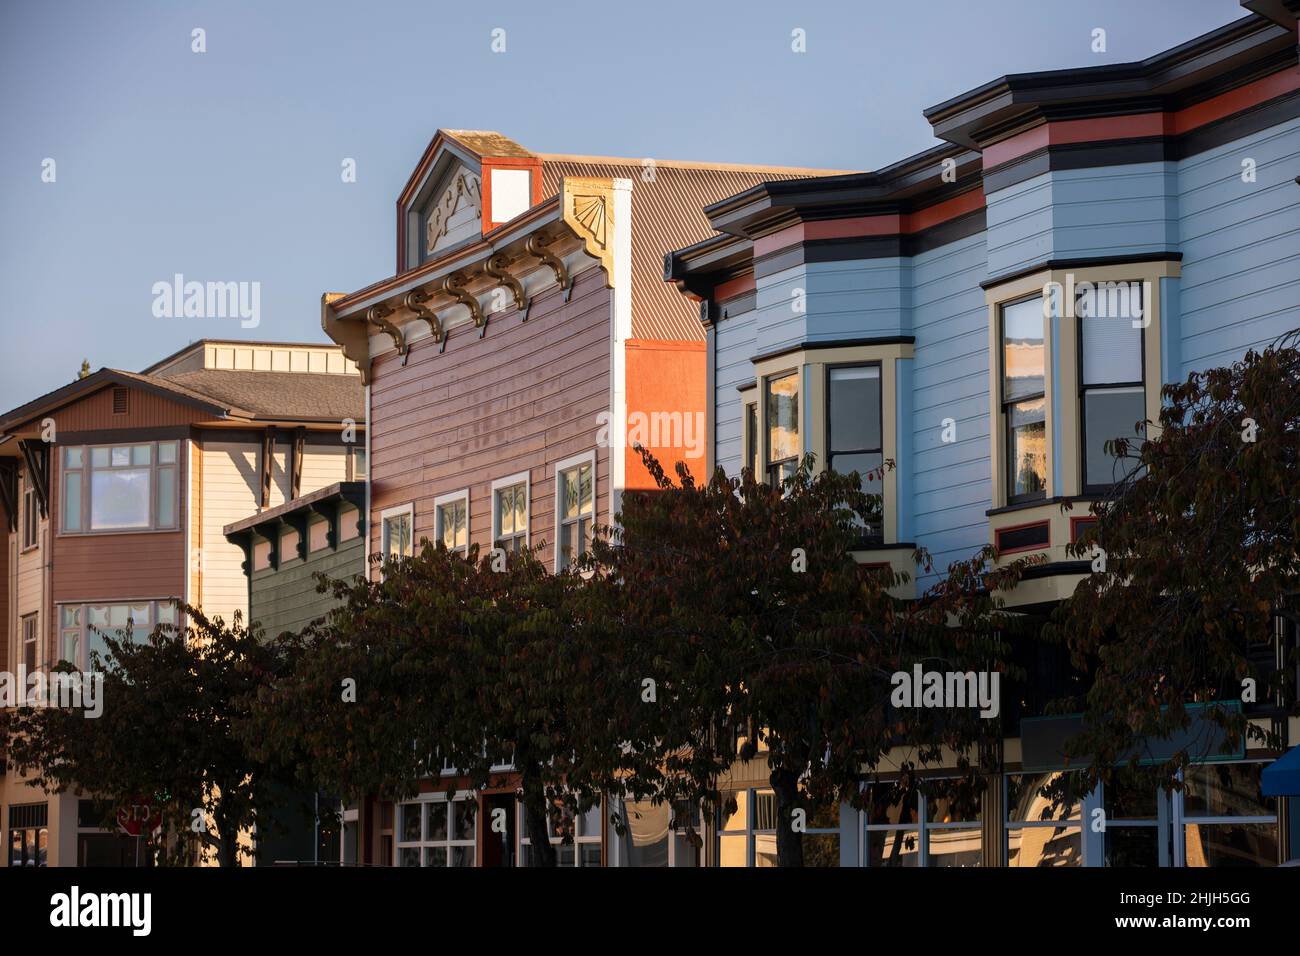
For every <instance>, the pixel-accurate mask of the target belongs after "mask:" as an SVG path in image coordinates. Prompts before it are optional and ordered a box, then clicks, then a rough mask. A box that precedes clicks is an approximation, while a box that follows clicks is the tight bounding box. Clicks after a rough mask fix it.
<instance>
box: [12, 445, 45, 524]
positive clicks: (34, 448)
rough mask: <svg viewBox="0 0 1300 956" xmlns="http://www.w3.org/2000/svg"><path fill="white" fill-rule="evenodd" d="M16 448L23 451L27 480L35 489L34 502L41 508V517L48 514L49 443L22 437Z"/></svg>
mask: <svg viewBox="0 0 1300 956" xmlns="http://www.w3.org/2000/svg"><path fill="white" fill-rule="evenodd" d="M18 448H19V449H20V450H21V451H22V453H23V460H24V461H26V462H27V480H28V482H29V483H30V484H31V485H32V486H33V487H34V488H35V489H36V504H37V506H38V507H39V508H40V510H41V517H42V518H48V517H49V516H50V475H49V468H48V465H49V461H50V451H49V445H47V444H45V442H37V441H32V440H30V439H22V440H20V441H19V442H18Z"/></svg>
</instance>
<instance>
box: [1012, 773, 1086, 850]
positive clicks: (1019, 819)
mask: <svg viewBox="0 0 1300 956" xmlns="http://www.w3.org/2000/svg"><path fill="white" fill-rule="evenodd" d="M1075 776H1076V775H1072V774H1071V775H1067V773H1066V772H1065V771H1060V770H1057V771H1049V772H1043V773H1034V772H1028V771H1026V772H1024V773H1008V774H1005V775H1004V776H1003V783H1002V786H1003V791H1002V792H1003V801H1002V802H1003V806H1005V807H1006V838H1005V842H1004V853H1005V861H1006V865H1007V866H1009V867H1025V868H1028V867H1053V866H1083V865H1084V852H1085V845H1084V839H1083V818H1084V802H1085V800H1084V797H1083V796H1082V795H1080V796H1078V798H1077V799H1075V800H1072V801H1069V802H1068V803H1067V802H1066V801H1064V800H1060V801H1058V800H1057V799H1056V797H1055V795H1054V794H1053V792H1052V788H1053V787H1057V786H1065V785H1068V784H1069V783H1070V781H1071V779H1072V778H1073V777H1075Z"/></svg>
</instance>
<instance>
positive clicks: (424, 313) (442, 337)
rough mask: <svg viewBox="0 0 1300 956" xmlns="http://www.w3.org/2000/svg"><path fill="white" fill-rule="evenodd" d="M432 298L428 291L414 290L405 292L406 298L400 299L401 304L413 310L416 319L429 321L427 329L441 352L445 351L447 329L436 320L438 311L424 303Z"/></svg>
mask: <svg viewBox="0 0 1300 956" xmlns="http://www.w3.org/2000/svg"><path fill="white" fill-rule="evenodd" d="M432 298H433V296H432V295H431V294H430V293H428V292H420V291H419V290H416V291H415V292H408V293H406V298H405V299H403V300H402V304H403V305H405V306H406V307H407V308H408V309H410V310H411V311H412V312H414V313H415V317H416V318H417V319H420V320H421V321H424V322H428V323H429V331H430V332H432V333H433V340H434V341H435V342H437V343H438V352H439V353H442V352H445V351H447V330H446V329H444V328H443V327H442V323H441V322H440V321H438V313H437V312H434V311H433V309H431V308H429V307H428V305H426V304H425V303H427V302H428V301H429V300H430V299H432Z"/></svg>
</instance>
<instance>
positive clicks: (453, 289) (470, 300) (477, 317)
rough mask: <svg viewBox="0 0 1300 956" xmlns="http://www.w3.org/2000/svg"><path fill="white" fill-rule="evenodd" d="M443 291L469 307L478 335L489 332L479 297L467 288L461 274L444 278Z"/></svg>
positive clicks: (480, 336)
mask: <svg viewBox="0 0 1300 956" xmlns="http://www.w3.org/2000/svg"><path fill="white" fill-rule="evenodd" d="M442 291H443V292H445V293H447V295H449V296H451V297H452V298H453V299H455V300H456V301H457V302H459V303H460V304H461V305H463V306H465V308H467V309H469V314H470V315H471V316H472V317H473V319H474V328H476V329H478V337H479V338H483V336H484V334H485V333H486V332H487V316H485V315H484V314H483V310H482V309H481V308H479V304H478V298H477V297H476V296H473V295H471V294H470V293H469V292H467V291H466V290H465V281H464V279H463V278H461V276H459V275H449V276H447V277H445V278H444V279H443V280H442Z"/></svg>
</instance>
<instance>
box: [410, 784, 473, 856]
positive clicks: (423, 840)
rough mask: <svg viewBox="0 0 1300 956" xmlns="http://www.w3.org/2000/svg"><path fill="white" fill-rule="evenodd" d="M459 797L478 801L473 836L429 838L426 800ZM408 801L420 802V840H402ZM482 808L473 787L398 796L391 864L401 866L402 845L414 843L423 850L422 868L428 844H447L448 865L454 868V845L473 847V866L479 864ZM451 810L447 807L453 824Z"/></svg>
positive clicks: (451, 801) (411, 802) (456, 800)
mask: <svg viewBox="0 0 1300 956" xmlns="http://www.w3.org/2000/svg"><path fill="white" fill-rule="evenodd" d="M458 801H459V802H470V803H473V804H474V805H475V809H474V836H473V837H472V838H470V839H465V838H457V839H454V840H452V839H448V840H432V839H430V838H429V835H428V834H427V833H425V823H426V820H425V818H426V814H425V812H424V804H426V803H454V802H458ZM408 804H415V805H417V806H419V807H420V839H419V840H415V841H410V840H403V839H401V835H402V830H401V825H402V818H401V813H402V807H403V806H406V805H408ZM480 809H481V808H480V807H479V806H478V793H477V792H476V791H474V790H457V791H455V792H454V793H451V794H447V793H442V792H434V793H422V794H420V795H419V796H417V797H415V798H414V799H412V800H399V801H396V802H395V803H394V804H393V859H392V862H391V864H390V865H391V866H394V867H396V866H400V865H401V860H402V850H403V849H409V848H412V847H415V848H418V849H419V851H420V866H419V868H420V869H423V868H424V851H425V849H426V848H440V847H446V848H447V851H448V852H447V859H448V863H447V869H455V867H452V866H451V848H452V847H456V846H462V847H468V848H469V849H470V851H471V853H472V855H473V858H474V863H473V866H474V867H477V866H478V865H479V854H478V849H479V839H478V826H479V824H478V819H479V818H478V814H479V812H480ZM451 813H452V810H451V808H450V807H448V808H447V816H448V826H450V823H451Z"/></svg>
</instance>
